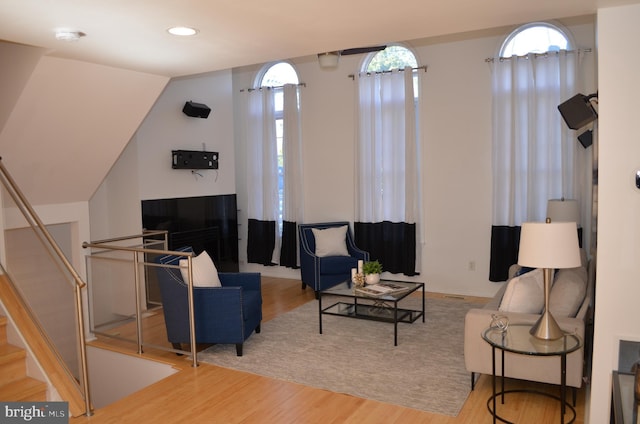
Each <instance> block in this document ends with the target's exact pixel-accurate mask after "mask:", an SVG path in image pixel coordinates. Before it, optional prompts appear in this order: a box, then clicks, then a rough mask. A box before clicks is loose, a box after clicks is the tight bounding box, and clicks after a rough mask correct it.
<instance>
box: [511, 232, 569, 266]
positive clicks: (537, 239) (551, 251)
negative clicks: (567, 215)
mask: <svg viewBox="0 0 640 424" xmlns="http://www.w3.org/2000/svg"><path fill="white" fill-rule="evenodd" d="M518 265H521V266H526V267H531V268H551V269H557V268H575V267H578V266H580V247H579V245H578V228H577V226H576V223H575V222H553V221H552V222H548V223H545V222H524V223H523V224H522V227H521V232H520V249H519V252H518Z"/></svg>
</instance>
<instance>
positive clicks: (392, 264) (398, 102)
mask: <svg viewBox="0 0 640 424" xmlns="http://www.w3.org/2000/svg"><path fill="white" fill-rule="evenodd" d="M422 75H424V74H423V73H422V72H418V73H417V74H414V72H413V70H412V69H411V68H409V67H408V68H405V69H404V70H400V71H397V70H396V71H392V72H383V73H375V74H371V75H369V74H366V75H358V76H357V77H356V79H357V88H356V90H357V92H356V98H357V101H356V116H357V117H358V126H357V130H356V139H357V141H356V160H355V170H356V171H355V174H356V175H355V180H356V188H355V193H356V194H355V209H356V218H355V229H356V231H355V234H356V242H357V244H358V246H359V247H360V248H362V249H364V250H367V251H369V253H370V255H371V258H373V259H377V260H380V261H381V262H382V264H383V267H384V269H385V271H389V272H392V273H403V274H405V275H416V272H417V271H418V270H420V259H421V253H420V252H421V243H422V237H421V232H422V229H421V224H420V216H421V214H420V207H421V196H420V193H421V190H420V172H419V171H420V167H419V161H420V151H419V150H420V149H419V134H418V126H417V125H418V121H417V116H419V113H418V105H419V102H417V101H416V99H415V96H414V76H415V77H416V79H421V78H422ZM421 85H422V84H420V83H418V88H419V87H420V86H421Z"/></svg>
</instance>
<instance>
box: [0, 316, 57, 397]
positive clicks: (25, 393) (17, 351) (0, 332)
mask: <svg viewBox="0 0 640 424" xmlns="http://www.w3.org/2000/svg"><path fill="white" fill-rule="evenodd" d="M26 359H27V355H26V352H25V351H24V349H21V348H19V347H16V346H13V345H10V344H8V343H7V318H6V317H4V316H0V399H1V400H2V401H6V402H20V401H34V402H44V401H46V400H47V384H46V383H43V382H42V381H38V380H36V379H33V378H30V377H27V365H26Z"/></svg>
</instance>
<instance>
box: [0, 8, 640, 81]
mask: <svg viewBox="0 0 640 424" xmlns="http://www.w3.org/2000/svg"><path fill="white" fill-rule="evenodd" d="M638 1H640V0H536V1H531V0H347V1H345V0H270V1H265V0H47V1H43V0H1V1H0V40H5V41H10V42H14V43H20V44H27V45H31V46H36V47H42V48H45V49H47V50H49V52H48V54H50V55H52V56H56V57H62V58H70V59H77V60H82V61H87V62H93V63H99V64H104V65H109V66H114V67H119V68H125V69H132V70H138V71H142V72H148V73H153V74H159V75H165V76H169V77H175V76H182V75H191V74H198V73H203V72H209V71H215V70H221V69H229V68H233V67H237V66H243V65H251V64H256V63H263V62H268V61H273V60H280V59H288V58H294V57H301V56H307V55H314V54H316V53H320V52H324V51H330V50H342V49H346V48H352V47H361V46H368V45H374V44H381V43H388V42H394V41H405V40H414V39H420V38H427V37H431V36H439V35H446V34H453V33H459V32H466V31H474V30H479V29H486V28H493V27H500V26H505V25H514V24H518V23H524V22H530V21H534V20H543V19H553V18H563V17H571V16H582V15H589V14H594V13H595V12H596V10H597V8H599V7H609V6H616V5H621V4H628V3H637V2H638ZM175 25H188V26H193V27H196V28H198V29H199V33H198V35H196V36H195V37H192V38H188V39H184V38H176V37H173V36H170V35H169V34H168V33H167V32H166V29H167V28H169V27H171V26H175ZM58 28H66V29H71V30H78V31H82V32H84V33H86V34H87V35H86V37H84V38H82V39H81V40H80V41H77V42H62V41H58V40H56V39H55V37H54V31H55V30H56V29H58Z"/></svg>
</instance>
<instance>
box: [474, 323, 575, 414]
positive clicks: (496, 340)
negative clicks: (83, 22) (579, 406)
mask: <svg viewBox="0 0 640 424" xmlns="http://www.w3.org/2000/svg"><path fill="white" fill-rule="evenodd" d="M531 327H532V325H531V324H510V325H509V326H508V327H507V329H506V330H505V331H501V330H498V329H496V328H488V329H486V330H485V331H484V332H483V333H482V338H483V339H484V340H485V341H486V342H487V343H489V344H490V345H491V348H492V349H491V360H492V362H493V363H492V364H491V366H492V372H493V395H492V396H491V397H490V398H489V400H488V401H487V408H488V409H489V412H490V413H491V415H492V416H493V422H494V423H495V422H496V420H500V421H502V422H504V423H510V424H511V421H507V420H506V419H504V418H502V417H500V416H499V415H498V413H497V411H496V399H497V398H498V397H499V396H500V397H501V398H502V399H501V402H502V403H504V395H505V394H506V393H517V392H527V393H535V394H540V395H543V396H548V397H552V398H554V399H557V400H559V401H560V404H561V408H560V422H561V423H562V424H564V423H565V420H564V418H565V413H566V410H567V408H569V410H570V411H571V412H572V413H573V418H571V420H570V421H567V424H570V423H572V422H574V421H575V419H576V410H575V408H574V407H573V406H572V405H570V404H569V403H567V354H569V353H571V352H574V351H576V350H578V349H580V347H581V346H582V341H581V340H580V338H579V337H578V336H576V335H575V334H565V335H564V336H562V337H561V338H559V339H557V340H542V339H538V338H536V337H534V336H532V335H531V334H530V333H529V331H530V330H531ZM496 350H499V351H500V354H501V361H500V363H501V365H502V369H501V371H500V380H501V388H500V391H497V385H496V381H497V373H496ZM505 352H511V353H515V354H519V355H529V356H560V370H559V371H560V397H556V396H553V395H550V394H548V393H543V392H537V391H532V390H523V389H520V390H505V387H504V353H505Z"/></svg>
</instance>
